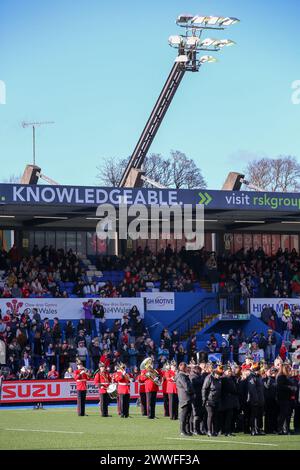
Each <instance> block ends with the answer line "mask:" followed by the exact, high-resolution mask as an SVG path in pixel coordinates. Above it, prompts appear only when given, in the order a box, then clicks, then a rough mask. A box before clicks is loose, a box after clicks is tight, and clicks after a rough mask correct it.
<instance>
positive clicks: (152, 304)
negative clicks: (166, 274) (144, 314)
mask: <svg viewBox="0 0 300 470" xmlns="http://www.w3.org/2000/svg"><path fill="white" fill-rule="evenodd" d="M141 297H143V298H145V299H146V309H147V310H175V295H174V292H141Z"/></svg>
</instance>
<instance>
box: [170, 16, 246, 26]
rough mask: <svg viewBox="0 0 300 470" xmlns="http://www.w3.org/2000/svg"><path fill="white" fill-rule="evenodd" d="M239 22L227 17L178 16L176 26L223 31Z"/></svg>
mask: <svg viewBox="0 0 300 470" xmlns="http://www.w3.org/2000/svg"><path fill="white" fill-rule="evenodd" d="M239 21H240V20H238V19H237V18H231V17H229V16H202V15H196V16H194V15H179V16H178V18H177V20H176V23H177V24H178V26H183V27H184V28H187V27H190V28H191V27H196V28H202V29H209V28H211V27H214V28H217V29H224V27H226V26H231V25H233V24H235V23H238V22H239Z"/></svg>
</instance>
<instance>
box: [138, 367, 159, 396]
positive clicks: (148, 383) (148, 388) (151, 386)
mask: <svg viewBox="0 0 300 470" xmlns="http://www.w3.org/2000/svg"><path fill="white" fill-rule="evenodd" d="M147 372H148V371H147V370H142V372H141V375H143V376H144V377H145V392H146V393H147V392H158V389H159V385H157V384H156V383H155V382H153V380H151V379H150V378H149V377H147V375H146V374H147ZM159 375H160V376H161V374H159Z"/></svg>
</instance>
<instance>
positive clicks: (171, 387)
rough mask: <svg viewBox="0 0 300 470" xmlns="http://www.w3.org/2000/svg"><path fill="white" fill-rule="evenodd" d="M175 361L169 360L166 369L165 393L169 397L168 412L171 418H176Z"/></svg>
mask: <svg viewBox="0 0 300 470" xmlns="http://www.w3.org/2000/svg"><path fill="white" fill-rule="evenodd" d="M175 376H176V362H175V361H172V362H171V367H170V370H168V371H166V373H165V378H166V382H167V394H168V397H169V414H170V418H171V419H174V420H175V419H178V393H177V386H176V382H175Z"/></svg>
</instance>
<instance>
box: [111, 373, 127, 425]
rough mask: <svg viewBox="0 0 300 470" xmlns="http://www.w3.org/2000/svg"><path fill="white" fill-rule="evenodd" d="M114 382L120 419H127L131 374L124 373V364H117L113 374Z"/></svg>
mask: <svg viewBox="0 0 300 470" xmlns="http://www.w3.org/2000/svg"><path fill="white" fill-rule="evenodd" d="M114 381H115V382H116V383H117V384H118V396H119V403H120V416H121V418H128V416H129V402H130V382H131V374H128V373H127V372H126V366H125V364H119V366H118V370H117V372H116V373H115V374H114Z"/></svg>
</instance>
